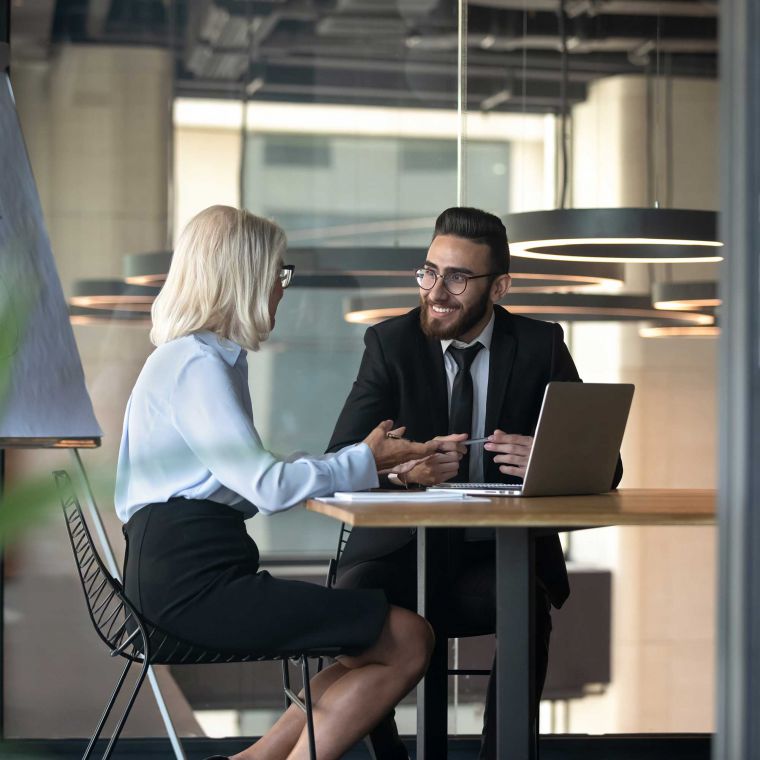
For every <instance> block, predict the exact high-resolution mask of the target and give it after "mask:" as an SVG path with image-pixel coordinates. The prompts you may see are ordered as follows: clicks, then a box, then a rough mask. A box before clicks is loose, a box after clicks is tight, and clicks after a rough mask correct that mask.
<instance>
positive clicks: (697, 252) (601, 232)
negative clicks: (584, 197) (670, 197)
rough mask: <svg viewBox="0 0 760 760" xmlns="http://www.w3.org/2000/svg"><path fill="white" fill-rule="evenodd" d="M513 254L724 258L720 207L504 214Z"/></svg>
mask: <svg viewBox="0 0 760 760" xmlns="http://www.w3.org/2000/svg"><path fill="white" fill-rule="evenodd" d="M504 223H505V225H506V227H507V234H508V235H509V238H510V249H511V251H512V255H513V256H516V257H524V258H536V259H548V260H553V261H587V262H619V263H634V262H635V263H640V264H645V263H687V262H699V263H704V262H711V261H721V260H722V259H723V255H722V252H721V248H722V246H723V244H722V243H721V242H719V241H718V240H717V226H718V215H717V213H716V212H714V211H692V210H685V209H671V208H667V209H662V208H588V209H581V208H574V209H554V210H550V211H528V212H524V213H519V214H508V215H507V216H506V217H504Z"/></svg>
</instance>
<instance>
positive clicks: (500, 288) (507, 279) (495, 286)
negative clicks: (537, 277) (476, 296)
mask: <svg viewBox="0 0 760 760" xmlns="http://www.w3.org/2000/svg"><path fill="white" fill-rule="evenodd" d="M511 285H512V277H511V276H510V275H508V274H500V275H499V276H498V277H497V278H496V279H495V280H494V281H493V282H492V283H491V301H493V303H498V302H499V301H501V299H502V298H504V296H505V295H507V291H508V290H509V288H510V286H511Z"/></svg>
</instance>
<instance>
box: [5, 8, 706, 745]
mask: <svg viewBox="0 0 760 760" xmlns="http://www.w3.org/2000/svg"><path fill="white" fill-rule="evenodd" d="M464 6H465V14H464V20H465V21H466V29H464V28H463V27H462V23H463V20H462V19H460V18H459V17H458V14H457V10H458V9H457V3H455V2H450V1H449V0H396V1H393V2H390V1H389V2H383V1H381V0H377V2H369V1H368V0H312V1H311V2H303V1H301V0H281V1H279V2H264V1H262V2H253V1H248V2H246V1H245V0H198V1H197V2H194V1H192V2H191V0H173V1H172V0H170V1H169V2H161V0H140V1H138V0H134V1H129V0H113V1H112V2H95V1H94V0H91V1H90V2H86V0H57V1H56V0H38V1H36V2H32V1H31V0H13V1H12V2H10V3H9V10H10V41H11V81H12V84H13V88H14V94H15V98H16V103H17V108H18V112H19V117H20V120H21V125H22V128H23V132H24V136H25V139H26V143H27V148H28V151H29V157H30V161H31V165H32V167H33V170H34V174H35V179H36V182H37V186H38V189H39V192H40V196H41V200H42V205H43V210H44V213H45V219H46V222H47V226H48V231H49V234H50V239H51V244H52V249H53V252H54V255H55V261H56V265H57V267H58V272H59V275H60V278H61V282H62V285H63V288H64V291H65V293H66V295H67V297H68V298H69V299H70V301H71V303H72V323H73V324H74V331H75V336H76V340H77V344H78V347H79V351H80V354H81V357H82V362H83V366H84V370H85V374H86V379H87V385H88V389H89V392H90V395H91V398H92V401H93V404H94V407H95V412H96V415H97V417H98V420H99V422H100V424H101V427H102V428H103V432H104V436H103V444H102V446H101V448H100V449H98V450H94V451H91V452H86V453H85V454H84V461H85V465H86V466H87V468H88V472H89V473H90V475H91V477H92V482H93V486H94V488H95V492H96V497H97V499H98V503H99V505H100V508H101V511H102V512H103V514H104V516H105V517H106V519H107V523H108V528H109V531H110V536H111V541H112V543H113V545H114V547H115V548H116V550H117V553H118V554H119V556H121V554H122V545H123V543H122V539H121V533H120V526H119V524H118V521H117V520H116V518H115V516H114V515H113V512H112V492H111V488H112V478H113V472H114V465H115V458H116V453H117V449H118V442H119V437H120V431H121V423H122V417H123V411H124V407H125V404H126V400H127V397H128V395H129V392H130V390H131V387H132V385H133V383H134V380H135V378H136V377H137V374H138V373H139V371H140V368H141V366H142V364H143V362H144V360H145V358H146V357H147V355H148V354H149V353H150V351H151V345H150V343H149V340H148V330H149V320H148V313H147V311H146V310H145V304H143V305H142V306H140V305H139V304H138V305H137V306H133V307H130V308H134V310H133V311H127V310H126V309H125V308H124V307H122V306H121V305H120V304H119V302H118V300H112V301H111V302H109V301H108V300H107V299H106V301H105V305H104V304H102V303H101V304H94V302H93V299H92V298H90V300H89V301H85V302H82V301H79V302H77V301H76V297H77V295H79V294H81V293H82V292H88V293H90V295H91V294H92V293H93V292H96V291H97V288H95V289H93V288H90V290H87V286H86V284H83V283H85V282H86V281H91V280H100V281H107V282H104V283H102V288H103V289H102V292H103V293H104V294H108V293H113V292H114V290H115V288H116V285H114V282H116V283H117V285H118V283H120V282H123V281H124V279H125V277H126V276H127V275H132V276H133V277H135V276H138V277H139V273H140V266H141V265H142V264H144V263H145V262H146V261H147V259H146V257H144V256H143V257H141V256H140V254H149V253H155V252H166V251H170V250H171V246H172V243H173V241H174V240H175V239H176V235H177V233H178V232H179V231H180V230H181V228H182V226H183V225H184V224H185V223H186V222H187V221H188V220H189V219H190V218H191V217H192V216H193V215H194V214H195V213H196V212H198V211H200V210H201V209H203V208H205V207H206V206H208V205H211V204H213V203H227V204H230V205H235V206H237V205H242V206H245V207H246V208H248V209H250V210H251V211H253V212H254V213H257V214H261V215H264V216H268V217H271V218H272V219H274V220H275V221H277V222H278V223H280V224H281V225H282V226H283V227H284V228H285V230H286V232H287V233H288V237H289V241H290V244H291V245H292V246H293V247H294V248H332V249H340V251H339V253H344V254H345V261H346V265H345V266H346V270H347V271H348V270H350V269H351V267H352V263H351V262H352V261H353V259H352V257H353V256H354V255H355V254H356V252H357V251H362V250H366V249H370V248H372V249H377V256H378V261H377V266H378V269H382V264H383V259H382V257H383V256H392V250H393V249H394V248H408V247H414V248H417V249H418V250H419V263H421V262H422V261H423V260H424V252H425V249H426V247H427V245H428V243H429V240H430V236H431V232H432V226H433V222H434V219H435V217H436V215H437V214H438V213H439V212H440V211H441V210H443V209H444V208H446V207H448V206H452V205H456V204H457V202H458V199H459V198H461V200H462V201H463V204H464V205H473V206H478V207H481V208H484V209H487V210H489V211H492V212H494V213H497V214H499V215H504V214H507V213H512V212H518V211H529V210H539V209H551V208H556V207H557V206H558V205H559V204H560V202H561V199H562V197H563V196H564V202H565V205H566V206H567V207H577V208H593V207H617V206H620V207H635V206H640V207H645V206H653V205H654V204H659V205H660V206H661V207H672V208H689V209H697V210H699V209H704V210H717V209H718V207H719V176H718V175H719V159H718V126H719V125H718V112H719V109H718V81H717V59H718V30H717V15H718V3H717V2H690V1H689V0H680V2H667V3H664V2H663V3H658V2H654V1H653V2H648V3H641V2H639V3H615V2H603V1H601V2H598V3H582V2H580V3H570V2H568V3H566V4H564V6H563V7H564V8H565V14H564V21H563V24H561V23H560V18H559V17H558V13H557V11H558V8H559V7H560V6H559V3H558V2H556V0H536V1H535V2H527V1H526V0H514V1H510V0H503V1H502V0H482V2H479V1H478V0H471V1H470V2H469V3H465V4H464ZM563 25H564V36H563V33H562V32H563V29H562V27H563ZM463 42H464V46H463V45H462V43H463ZM563 48H564V49H565V53H563ZM462 58H464V61H462ZM563 61H564V62H565V63H566V66H567V73H566V75H565V74H564V73H563V65H565V64H564V63H563ZM458 93H461V94H463V95H464V99H465V100H464V105H465V108H463V109H461V108H460V110H459V112H458V111H457V97H458ZM563 110H564V111H566V113H567V119H566V123H565V130H566V139H565V150H564V151H563V148H562V131H563V129H562V124H563V120H562V118H561V114H562V111H563ZM458 150H459V151H461V154H460V156H459V162H460V163H461V164H462V165H463V166H464V170H463V173H462V176H461V177H459V179H460V181H461V182H462V184H461V187H460V188H459V190H458V172H457V167H458ZM507 232H508V234H509V229H508V230H507ZM379 249H384V250H382V251H381V250H379ZM720 266H721V265H720V264H715V263H707V264H683V263H678V264H668V265H664V264H641V263H629V264H626V265H625V266H624V278H623V281H622V282H621V283H617V284H609V283H608V284H604V285H602V286H595V290H594V289H587V290H586V292H587V293H593V292H596V293H609V294H610V295H614V296H625V295H640V296H647V297H649V296H650V295H651V293H652V290H653V288H654V287H655V285H656V284H658V283H669V282H693V281H703V282H706V283H714V282H715V281H716V280H717V279H718V277H719V267H720ZM146 271H147V270H146ZM408 279H409V284H408V286H407V289H412V286H413V285H414V282H413V280H412V274H411V272H410V273H409V278H408ZM525 284H529V281H528V280H516V281H515V291H514V292H515V293H516V294H519V292H520V291H519V287H520V286H523V287H524V286H525ZM298 285H299V283H298V271H297V272H296V280H295V283H294V287H293V288H292V289H291V290H289V291H288V293H287V295H286V298H285V300H284V302H283V304H282V306H281V310H280V313H279V314H278V324H277V327H276V330H275V331H274V333H273V335H272V338H271V339H270V340H269V341H268V342H267V343H266V344H265V345H264V346H263V347H262V349H261V350H260V351H259V352H258V353H257V354H255V355H253V356H252V357H250V361H251V373H250V382H251V386H252V389H253V391H254V392H253V398H254V406H255V408H254V415H255V419H256V423H257V427H258V429H259V431H260V432H261V434H262V437H263V439H264V441H265V442H266V443H267V444H268V446H269V447H270V448H271V449H272V450H274V451H279V452H283V453H284V452H289V451H293V450H305V451H309V452H312V453H320V452H321V451H323V449H324V447H325V446H326V444H327V441H328V438H329V435H330V432H331V430H332V426H333V424H334V421H335V419H336V417H337V414H338V411H339V409H340V407H341V405H342V403H343V400H344V399H345V397H346V395H347V393H348V390H349V388H350V385H351V382H352V381H353V378H354V376H355V373H356V370H357V368H358V362H359V358H360V356H361V351H362V335H363V332H364V329H365V324H363V323H361V322H360V323H352V322H348V321H347V320H346V318H345V315H346V313H347V312H348V311H349V310H350V309H351V308H353V306H355V303H356V299H361V298H367V297H368V296H372V297H374V298H373V302H375V303H376V302H377V298H382V297H387V298H389V299H390V298H392V297H394V296H397V295H398V292H397V289H396V287H394V288H393V289H389V288H378V287H373V286H372V283H367V282H366V281H362V283H361V286H360V287H351V286H350V283H346V282H343V283H342V284H341V287H318V286H316V285H315V283H314V282H311V281H309V278H308V277H307V278H305V279H304V283H303V285H302V286H300V287H296V286H298ZM552 296H553V293H552V292H546V293H544V294H543V296H542V297H543V298H545V304H547V305H549V306H550V307H554V308H555V309H556V310H557V311H558V310H559V307H557V306H556V304H558V303H559V301H558V300H557V299H556V298H555V299H554V301H553V300H552ZM350 302H351V304H350ZM77 303H80V304H81V303H85V304H86V306H85V307H84V308H80V309H79V310H77V306H76V304H77ZM93 305H94V306H96V307H97V306H100V307H103V308H93ZM505 305H506V306H507V308H509V298H507V300H506V304H505ZM557 311H553V312H552V313H557ZM536 315H537V316H539V317H540V313H539V312H538V311H537V312H536ZM556 318H557V319H560V320H561V321H562V322H563V326H564V328H565V331H566V336H567V342H568V344H569V346H570V349H571V352H572V353H573V356H574V358H575V361H576V364H577V365H578V368H579V371H580V374H581V376H582V377H583V378H584V379H585V380H587V381H602V382H618V381H620V382H633V383H635V385H636V394H635V397H634V403H633V408H632V412H631V417H630V420H629V423H628V428H627V432H626V436H625V440H624V444H623V452H622V454H623V461H624V465H625V475H624V479H623V482H622V486H623V487H627V488H634V487H684V488H686V487H688V488H714V487H716V477H717V460H718V452H717V450H716V446H717V444H716V441H717V421H716V399H717V390H718V387H717V386H718V379H717V365H718V362H717V345H718V344H717V340H716V338H715V336H711V337H698V338H691V337H685V336H680V337H656V338H655V337H643V336H642V330H641V328H642V327H643V326H644V322H647V323H648V322H649V321H651V320H652V319H654V317H652V316H651V315H649V316H647V317H642V318H641V319H640V320H626V321H623V320H622V319H621V318H620V317H619V315H616V313H615V311H614V309H613V310H611V311H610V313H609V314H607V315H606V316H605V317H603V318H600V317H598V316H597V318H594V319H582V318H579V317H578V315H577V314H575V315H569V314H562V313H558V314H557V317H556ZM662 318H663V319H664V318H665V315H663V316H662ZM68 464H69V462H68V458H67V455H66V454H65V453H63V452H47V453H42V452H39V451H24V452H22V451H12V452H8V454H7V458H6V479H7V481H8V482H9V483H13V482H14V481H16V482H18V481H21V480H23V479H25V478H34V477H44V476H46V474H47V473H49V472H50V471H51V470H52V469H54V468H56V467H60V466H67V465H68ZM249 530H250V531H251V532H252V533H253V534H254V535H255V536H256V541H257V543H258V544H259V546H260V547H261V548H262V550H263V559H264V562H265V563H266V564H267V566H268V567H269V568H270V569H271V570H272V572H275V573H282V574H287V575H289V576H292V577H308V578H310V579H312V580H314V581H315V582H322V579H323V576H324V571H325V566H326V562H327V559H328V558H329V557H330V556H331V555H332V554H333V553H334V550H335V543H336V540H337V528H336V526H335V525H334V524H333V523H331V522H329V521H327V520H326V519H324V518H320V517H318V516H316V515H311V514H307V513H305V512H304V511H303V510H301V509H295V510H292V511H291V512H288V513H286V514H283V515H279V516H276V517H269V518H264V517H260V516H259V517H256V518H254V519H253V520H252V521H250V523H249ZM565 546H566V550H567V554H568V559H569V560H570V563H571V568H572V572H573V575H572V577H573V578H574V580H575V593H574V595H573V596H572V597H571V599H570V601H569V602H568V604H567V606H566V608H565V609H563V610H562V611H559V612H557V613H555V619H556V627H557V629H558V631H559V629H560V628H562V626H563V623H562V618H563V617H564V618H565V619H566V621H567V622H566V623H565V624H564V628H563V629H562V630H563V631H564V633H563V636H564V638H561V639H558V641H561V642H562V644H561V646H560V645H559V644H558V645H557V646H556V647H555V650H554V653H553V657H554V661H553V662H552V663H551V666H550V667H551V668H552V670H553V675H552V673H550V680H549V685H548V688H547V696H551V697H552V699H551V700H547V701H546V702H545V704H544V705H543V707H542V730H543V731H545V732H569V733H592V734H593V733H643V732H661V733H681V732H684V733H689V732H696V733H709V732H712V731H713V730H714V728H715V718H714V713H715V703H714V693H715V652H716V642H715V619H716V611H715V598H716V593H715V585H716V531H715V529H714V528H711V527H700V528H624V529H620V528H608V529H600V530H592V531H582V532H577V533H574V534H572V535H570V536H567V537H566V539H565ZM4 592H5V614H4V678H5V698H4V731H5V736H6V737H36V738H51V737H52V738H63V737H81V736H85V735H88V734H89V733H90V731H91V729H92V724H93V721H94V720H95V716H96V715H97V714H98V712H99V709H100V706H101V704H102V699H101V698H102V695H103V694H105V693H106V692H107V690H108V688H109V685H110V684H111V683H112V681H113V679H114V678H115V674H116V670H115V669H116V667H117V665H116V663H113V664H112V667H108V665H109V663H108V662H106V661H105V658H103V657H100V656H98V655H97V654H95V651H96V649H97V647H98V643H97V641H96V639H95V634H94V632H93V631H92V630H91V628H90V624H89V620H88V619H87V617H86V613H85V610H84V606H83V603H82V599H81V597H80V595H81V592H80V590H79V588H78V583H77V579H76V577H75V571H74V565H73V562H72V558H71V556H70V551H69V548H68V544H67V542H66V539H65V536H64V527H63V524H62V521H61V516H60V514H59V513H58V512H56V511H51V512H50V513H49V515H48V516H47V518H46V519H44V520H41V521H38V522H35V523H34V524H31V525H29V526H28V528H27V530H26V531H25V533H24V534H23V536H22V537H21V538H20V539H19V540H18V541H16V542H15V543H14V544H13V545H12V546H10V547H8V548H7V551H6V557H5V577H4ZM587 641H593V642H594V651H593V652H591V653H589V652H588V651H584V642H587ZM489 647H491V649H489ZM452 648H453V651H452V657H458V658H465V657H467V656H470V657H473V658H475V659H477V658H483V657H484V656H485V660H486V661H487V662H488V661H490V652H491V651H492V643H489V642H488V641H487V640H484V641H480V642H461V644H460V645H459V648H456V645H454V644H452ZM586 649H587V648H586ZM484 653H485V655H484ZM577 662H584V663H586V670H585V671H584V672H582V673H573V672H568V671H572V668H571V667H570V665H571V664H572V663H577ZM581 669H582V668H581ZM159 671H160V673H159V679H160V682H161V684H162V687H163V688H164V691H165V694H166V696H167V700H168V703H169V705H170V709H171V711H172V714H173V716H174V718H175V720H176V722H177V725H178V728H179V730H180V732H181V733H182V734H183V735H187V736H190V735H203V734H204V733H205V734H207V735H209V736H235V735H244V736H249V735H257V734H260V733H261V732H262V731H263V730H265V729H266V727H267V726H268V725H269V724H270V723H271V722H272V721H273V719H274V718H275V717H276V715H278V714H279V709H280V699H279V696H278V694H277V678H278V675H277V672H276V670H275V669H274V668H272V669H269V668H268V666H267V665H266V664H263V665H262V664H258V665H239V666H219V668H218V669H216V668H208V667H205V668H204V671H203V674H201V673H198V674H197V675H196V674H194V673H193V672H192V669H190V672H188V671H187V670H185V671H184V672H182V673H180V672H173V671H170V670H169V669H166V668H164V669H160V668H159ZM209 671H213V672H212V673H211V675H209ZM30 673H37V674H40V676H39V677H35V678H30V677H29V674H30ZM41 674H44V676H42V675H41ZM552 678H554V681H552ZM480 681H482V683H481V682H480ZM552 684H554V685H553V687H552ZM484 691H485V682H484V679H477V678H475V677H472V678H468V679H464V680H460V682H459V683H458V684H457V685H456V687H455V688H452V689H450V694H451V695H452V705H451V720H450V726H451V728H452V730H453V731H454V732H455V733H456V732H459V733H463V734H472V733H478V732H479V729H480V720H481V719H482V709H483V703H482V701H483V695H484ZM412 705H413V701H408V702H407V703H405V705H404V706H403V707H402V709H401V711H400V726H401V729H402V731H404V732H408V733H412V732H413V730H414V712H413V707H412ZM162 734H163V728H162V725H161V722H160V718H159V715H158V713H157V711H156V710H155V706H154V704H153V702H152V696H151V694H150V693H149V692H147V691H145V692H144V693H143V694H142V696H141V698H140V704H139V707H138V709H137V712H136V713H135V714H134V716H133V718H132V719H131V720H130V722H129V724H128V725H127V728H126V735H127V736H153V735H162Z"/></svg>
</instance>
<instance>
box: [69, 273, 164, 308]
mask: <svg viewBox="0 0 760 760" xmlns="http://www.w3.org/2000/svg"><path fill="white" fill-rule="evenodd" d="M73 290H74V292H73V295H72V296H71V298H70V299H69V303H70V304H71V305H72V306H79V307H83V308H86V309H106V310H112V309H117V310H120V311H137V312H149V311H150V307H151V305H152V304H153V301H154V300H155V298H156V296H157V295H158V292H159V289H158V288H155V287H153V288H151V287H146V286H144V285H133V284H130V283H127V282H123V281H121V280H77V281H76V282H75V283H74V289H73Z"/></svg>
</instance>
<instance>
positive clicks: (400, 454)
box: [364, 420, 437, 472]
mask: <svg viewBox="0 0 760 760" xmlns="http://www.w3.org/2000/svg"><path fill="white" fill-rule="evenodd" d="M392 427H393V421H392V420H385V422H381V423H380V424H379V425H378V426H377V427H376V428H375V429H374V430H373V431H372V432H371V433H370V434H369V435H368V436H367V437H366V438H365V439H364V443H366V444H367V446H369V448H370V450H371V451H372V456H374V457H375V466H376V467H377V470H378V472H381V471H382V470H387V469H389V468H392V467H395V466H396V465H399V464H401V463H402V462H409V461H410V460H412V459H421V458H423V457H427V456H429V455H431V454H434V453H435V452H436V451H437V445H436V443H435V441H428V442H427V443H415V442H414V441H407V440H405V439H404V437H403V436H404V431H405V430H406V428H405V427H399V428H396V429H395V430H392V429H391V428H392Z"/></svg>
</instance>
